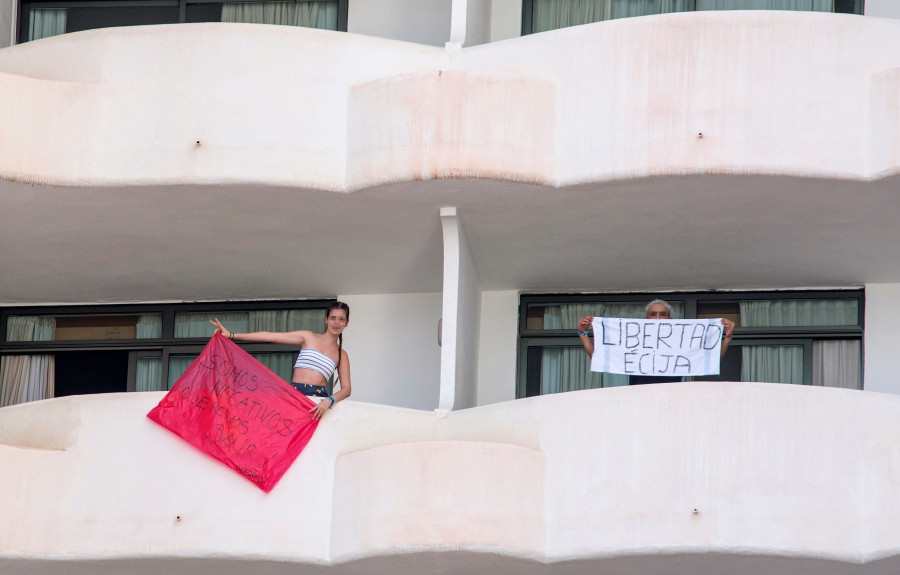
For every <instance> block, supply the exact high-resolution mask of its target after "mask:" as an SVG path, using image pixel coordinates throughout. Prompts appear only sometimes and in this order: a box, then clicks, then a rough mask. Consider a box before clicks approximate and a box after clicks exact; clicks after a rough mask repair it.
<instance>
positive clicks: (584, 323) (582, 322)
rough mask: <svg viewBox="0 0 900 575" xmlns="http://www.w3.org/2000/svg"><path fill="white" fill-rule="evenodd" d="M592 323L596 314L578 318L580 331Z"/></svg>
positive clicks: (586, 328) (585, 329)
mask: <svg viewBox="0 0 900 575" xmlns="http://www.w3.org/2000/svg"><path fill="white" fill-rule="evenodd" d="M592 323H594V316H592V315H586V316H584V317H583V318H581V319H580V320H578V331H587V330H588V329H590V327H591V324H592ZM732 325H734V324H732Z"/></svg>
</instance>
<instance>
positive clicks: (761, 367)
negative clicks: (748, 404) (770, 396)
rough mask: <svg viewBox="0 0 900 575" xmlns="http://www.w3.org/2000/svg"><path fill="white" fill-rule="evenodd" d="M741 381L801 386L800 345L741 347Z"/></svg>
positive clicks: (801, 348)
mask: <svg viewBox="0 0 900 575" xmlns="http://www.w3.org/2000/svg"><path fill="white" fill-rule="evenodd" d="M741 354H742V355H741V361H742V363H741V381H761V382H769V383H794V384H797V385H803V346H802V345H742V346H741Z"/></svg>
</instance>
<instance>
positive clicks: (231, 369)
mask: <svg viewBox="0 0 900 575" xmlns="http://www.w3.org/2000/svg"><path fill="white" fill-rule="evenodd" d="M314 405H315V404H314V403H313V402H312V400H310V399H309V398H307V397H306V396H305V395H303V394H302V393H300V392H299V391H297V390H296V389H294V388H293V387H291V386H290V385H289V384H287V383H285V382H284V380H282V379H281V378H279V377H278V376H277V375H275V374H274V373H272V372H271V371H270V370H269V369H268V368H267V367H266V366H264V365H262V364H261V363H259V362H258V361H256V360H255V359H253V357H251V356H250V354H248V353H247V352H246V351H244V350H242V349H241V348H240V347H238V346H237V345H235V344H234V343H232V342H231V341H229V340H228V339H226V338H225V337H223V336H222V335H220V334H216V335H214V336H213V337H212V339H210V340H209V343H208V344H207V345H206V348H204V350H203V353H201V354H200V357H198V358H197V359H196V360H194V362H193V363H192V364H191V365H190V367H188V369H187V371H185V372H184V375H182V376H181V377H180V378H179V379H178V381H177V382H175V385H174V387H172V391H170V392H169V393H168V394H167V395H166V396H165V397H164V398H163V400H162V401H160V402H159V405H157V406H156V407H154V408H153V409H152V410H150V413H148V414H147V417H149V418H150V419H152V420H153V421H155V422H156V423H158V424H160V425H162V426H163V427H165V428H166V429H168V430H169V431H171V432H173V433H175V434H176V435H178V436H179V437H181V438H182V439H184V440H185V441H187V442H188V443H190V444H191V445H193V446H194V447H196V448H198V449H199V450H201V451H203V452H205V453H208V454H209V455H211V456H213V457H215V458H216V459H218V460H219V461H221V462H222V463H224V464H225V465H227V466H228V467H230V468H232V469H234V470H235V471H237V472H238V473H240V474H241V475H243V476H244V477H246V478H247V479H249V480H250V481H252V482H253V483H255V484H256V485H257V487H259V488H260V489H262V490H263V491H265V492H266V493H268V492H269V491H271V490H272V488H273V487H275V484H276V483H278V480H279V479H281V476H282V475H284V473H285V471H287V469H288V467H290V466H291V464H292V463H293V462H294V460H295V459H297V456H298V455H300V452H301V451H303V448H304V447H306V444H307V443H309V440H310V438H311V437H312V435H313V432H315V430H316V427H318V425H319V422H318V421H314V420H313V418H312V414H310V412H309V410H310V409H311V408H312V407H313V406H314Z"/></svg>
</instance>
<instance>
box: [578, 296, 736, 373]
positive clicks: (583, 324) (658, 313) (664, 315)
mask: <svg viewBox="0 0 900 575" xmlns="http://www.w3.org/2000/svg"><path fill="white" fill-rule="evenodd" d="M644 311H645V314H644V319H672V306H671V305H669V303H668V302H667V301H664V300H661V299H655V300H653V301H651V302H650V303H648V304H647V307H645V308H644ZM593 321H594V316H591V315H586V316H584V317H583V318H581V319H580V320H578V336H579V337H580V338H581V345H582V346H584V351H586V352H587V354H588V356H589V357H593V355H594V342H593V340H592V339H591V338H590V335H589V332H588V330H589V329H590V328H591V323H592V322H593ZM722 329H723V334H722V351H721V353H720V354H719V358H721V357H723V356H724V355H725V352H726V351H727V350H728V346H729V345H731V335H732V332H733V331H734V322H733V321H731V320H730V319H725V318H722ZM681 379H682V378H681V377H677V376H663V377H654V376H650V375H632V376H630V377H629V379H628V385H643V384H646V383H669V382H673V381H681Z"/></svg>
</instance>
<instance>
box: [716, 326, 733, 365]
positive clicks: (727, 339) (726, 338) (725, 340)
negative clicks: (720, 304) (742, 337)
mask: <svg viewBox="0 0 900 575" xmlns="http://www.w3.org/2000/svg"><path fill="white" fill-rule="evenodd" d="M722 329H723V332H722V351H721V353H719V359H722V358H723V357H725V352H726V351H728V346H729V345H731V336H732V332H733V331H734V322H733V321H731V320H730V319H725V318H724V317H723V318H722Z"/></svg>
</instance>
